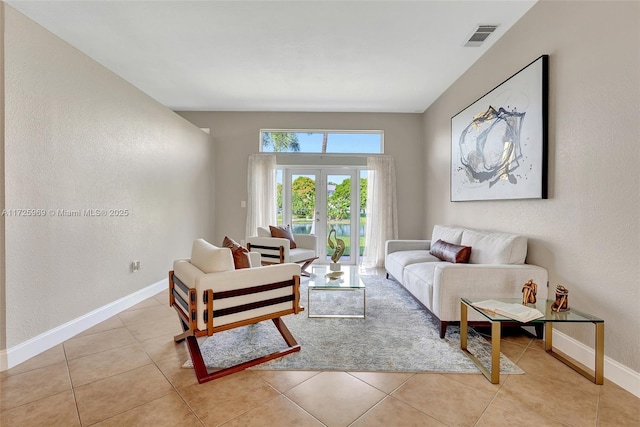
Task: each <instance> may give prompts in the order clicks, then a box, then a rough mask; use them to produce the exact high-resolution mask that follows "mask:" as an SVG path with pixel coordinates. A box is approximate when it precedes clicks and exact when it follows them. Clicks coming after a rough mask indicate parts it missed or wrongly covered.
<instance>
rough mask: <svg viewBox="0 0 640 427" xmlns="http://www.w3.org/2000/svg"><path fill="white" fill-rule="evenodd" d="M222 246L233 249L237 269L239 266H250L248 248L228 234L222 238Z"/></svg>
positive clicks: (232, 253)
mask: <svg viewBox="0 0 640 427" xmlns="http://www.w3.org/2000/svg"><path fill="white" fill-rule="evenodd" d="M222 247H224V248H229V249H231V255H233V264H234V265H235V267H236V270H238V269H239V268H250V267H251V262H250V260H249V251H248V250H247V248H245V247H244V246H242V245H241V244H239V243H238V242H236V241H235V240H233V239H232V238H230V237H228V236H224V239H223V240H222Z"/></svg>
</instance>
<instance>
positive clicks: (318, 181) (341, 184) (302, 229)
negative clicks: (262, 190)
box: [278, 167, 366, 264]
mask: <svg viewBox="0 0 640 427" xmlns="http://www.w3.org/2000/svg"><path fill="white" fill-rule="evenodd" d="M362 174H363V171H362V170H359V169H358V168H355V167H350V168H339V169H338V168H336V169H334V168H320V169H318V168H313V169H312V168H309V169H306V168H286V169H283V170H282V173H281V175H280V177H281V178H280V177H279V179H282V182H281V186H280V185H279V194H278V210H279V212H278V217H279V222H280V219H281V223H282V224H291V227H292V229H293V232H294V233H295V234H315V235H316V236H317V237H318V257H319V260H318V261H316V262H320V263H328V262H329V260H330V259H331V255H332V254H333V250H332V249H331V248H330V246H329V244H328V242H327V237H328V236H329V234H331V241H332V243H334V244H335V243H336V239H340V240H342V241H343V242H344V244H345V251H344V254H343V255H342V258H340V262H342V263H343V264H358V263H359V261H360V256H361V254H362V251H363V250H364V247H363V242H364V228H365V224H364V215H363V214H361V212H363V208H364V207H363V206H361V191H364V194H366V189H364V190H363V189H362V188H361V185H362V184H361V179H360V177H361V176H362ZM365 181H366V180H365ZM279 184H280V182H279ZM332 230H335V233H332V232H331V231H332Z"/></svg>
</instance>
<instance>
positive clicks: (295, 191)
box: [290, 174, 316, 234]
mask: <svg viewBox="0 0 640 427" xmlns="http://www.w3.org/2000/svg"><path fill="white" fill-rule="evenodd" d="M290 208H291V229H292V232H293V234H315V212H316V175H315V174H304V175H303V174H292V175H291V205H290Z"/></svg>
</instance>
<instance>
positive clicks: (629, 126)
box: [423, 1, 640, 372]
mask: <svg viewBox="0 0 640 427" xmlns="http://www.w3.org/2000/svg"><path fill="white" fill-rule="evenodd" d="M639 28H640V3H638V2H609V1H607V2H555V1H554V2H548V1H543V2H538V3H537V4H536V5H535V6H534V7H533V8H532V9H531V10H530V11H529V12H528V13H527V14H526V15H525V16H524V17H523V18H522V19H521V20H520V21H519V22H518V23H517V24H516V25H514V26H513V27H512V28H511V29H510V30H509V32H507V33H506V34H505V35H504V36H503V37H502V38H501V39H500V40H499V41H498V42H497V43H496V44H495V45H494V46H493V47H492V48H491V49H490V50H489V51H488V52H487V53H486V54H485V55H484V56H483V57H482V58H481V59H480V60H478V61H477V62H476V63H475V64H474V65H473V67H471V68H470V69H469V70H468V71H467V72H466V73H465V74H464V75H463V76H462V77H460V79H458V80H457V81H456V82H455V84H453V85H452V86H451V87H450V88H449V89H448V90H447V91H446V92H445V93H444V94H443V95H442V96H441V97H440V98H439V99H438V100H437V101H436V102H435V103H434V104H433V105H432V106H431V107H430V108H429V109H428V110H427V111H426V112H425V114H424V121H423V127H424V132H425V144H426V153H425V166H426V171H427V172H426V174H427V176H426V182H427V183H428V187H427V189H426V191H425V203H426V204H425V212H426V221H425V227H424V229H423V235H424V236H428V235H429V234H430V230H431V227H432V226H433V225H434V224H438V223H449V224H460V225H465V226H471V227H478V228H487V229H496V230H504V231H508V232H515V233H522V234H525V235H527V236H529V237H530V243H529V256H528V262H530V263H533V264H538V265H541V266H544V267H546V268H547V269H548V270H549V279H550V284H551V288H552V289H551V292H553V289H555V286H556V285H557V284H558V283H561V284H564V285H565V286H566V287H568V288H569V291H570V294H569V301H570V305H572V306H574V307H576V308H578V307H579V308H581V309H583V310H584V311H587V312H589V313H592V314H594V315H596V316H598V317H601V318H603V319H604V320H605V322H606V323H605V325H606V326H605V355H606V356H607V357H609V358H611V359H613V360H615V361H617V362H619V363H621V364H623V365H625V366H626V367H628V368H631V369H633V370H634V371H636V372H639V371H640V358H638V354H640V334H638V333H637V328H638V326H639V325H640V314H639V313H640V310H638V302H639V301H640V283H639V282H640V260H639V258H638V257H639V254H640V251H639V249H640V172H639V170H640V168H639V167H638V165H639V164H640V145H639V141H640V135H639V126H638V119H639V118H640V77H639V76H640V36H639V33H638V29H639ZM545 53H547V54H550V113H549V116H550V117H549V118H550V135H549V136H550V146H549V199H548V200H527V201H490V202H458V203H451V202H449V165H450V144H451V135H450V133H451V131H450V118H451V116H453V115H455V114H456V113H457V112H459V111H460V110H462V109H463V108H464V107H466V106H467V105H469V104H471V103H472V102H473V101H475V100H476V99H478V98H479V97H480V96H482V95H483V94H485V93H486V92H488V91H489V90H491V89H492V88H493V87H495V86H496V85H498V84H499V83H501V82H502V81H503V80H504V79H506V78H508V77H509V76H510V75H511V74H513V73H515V72H516V71H518V70H519V69H520V68H522V67H523V66H525V65H526V64H528V63H529V62H531V61H532V60H534V59H535V58H537V57H538V56H539V55H541V54H545ZM557 327H558V328H559V329H560V330H561V331H562V332H564V333H566V334H568V335H570V336H571V337H573V338H575V339H576V340H578V341H580V342H582V343H584V344H586V345H588V346H589V347H591V348H593V347H594V342H593V341H594V339H593V335H594V334H593V327H592V325H590V324H588V325H571V326H563V325H559V326H557Z"/></svg>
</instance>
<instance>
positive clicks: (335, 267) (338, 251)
mask: <svg viewBox="0 0 640 427" xmlns="http://www.w3.org/2000/svg"><path fill="white" fill-rule="evenodd" d="M332 234H333V238H334V239H335V241H336V242H335V243H333V242H332V241H331V235H332ZM327 244H328V245H329V247H330V248H331V249H333V255H331V264H329V269H330V270H331V271H340V263H339V262H338V261H340V257H341V256H342V254H343V253H344V250H345V248H346V245H345V244H344V240H342V239H339V238H338V236H337V235H336V229H335V228H333V227H332V228H331V231H330V232H329V237H327Z"/></svg>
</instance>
